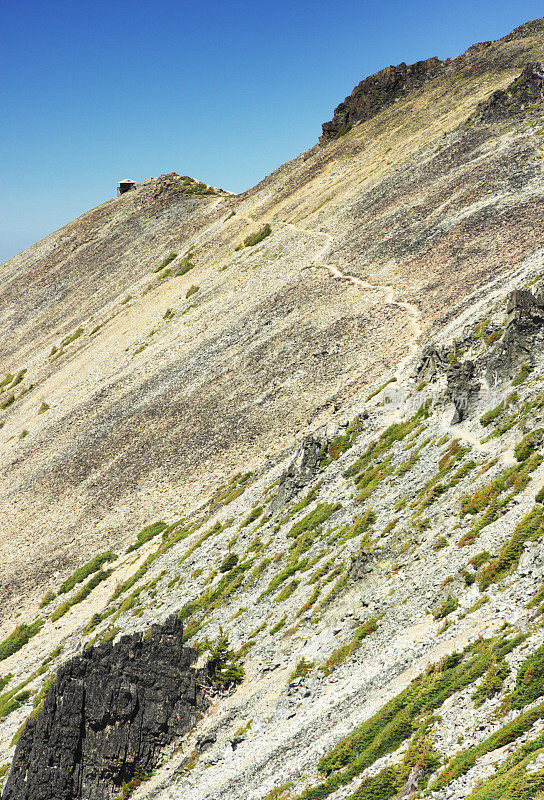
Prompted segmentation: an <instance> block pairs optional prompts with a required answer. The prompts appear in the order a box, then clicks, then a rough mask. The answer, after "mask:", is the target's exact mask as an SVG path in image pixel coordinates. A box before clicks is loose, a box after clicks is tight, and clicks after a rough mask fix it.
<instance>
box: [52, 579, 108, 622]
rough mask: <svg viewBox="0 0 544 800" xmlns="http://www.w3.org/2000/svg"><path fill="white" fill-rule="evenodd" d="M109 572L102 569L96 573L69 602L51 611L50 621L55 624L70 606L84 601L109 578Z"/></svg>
mask: <svg viewBox="0 0 544 800" xmlns="http://www.w3.org/2000/svg"><path fill="white" fill-rule="evenodd" d="M111 572H112V571H111V570H102V569H101V570H99V571H98V572H96V573H95V574H94V575H93V577H92V578H91V579H90V580H88V581H87V583H86V584H85V585H84V586H83V587H82V588H81V589H80V590H79V592H77V593H76V594H75V595H74V596H73V597H71V598H70V599H69V600H66V601H65V602H64V603H61V605H60V606H59V607H58V608H56V609H55V610H54V611H53V613H52V614H51V621H52V622H56V621H57V620H58V619H60V618H61V617H63V616H64V615H65V614H66V612H67V611H68V610H69V609H70V608H72V606H75V605H77V604H78V603H81V602H82V601H83V600H85V599H86V598H87V597H88V596H89V595H90V593H91V592H92V591H93V589H96V587H97V586H98V585H99V584H100V583H102V581H105V580H106V578H109V576H110V575H111Z"/></svg>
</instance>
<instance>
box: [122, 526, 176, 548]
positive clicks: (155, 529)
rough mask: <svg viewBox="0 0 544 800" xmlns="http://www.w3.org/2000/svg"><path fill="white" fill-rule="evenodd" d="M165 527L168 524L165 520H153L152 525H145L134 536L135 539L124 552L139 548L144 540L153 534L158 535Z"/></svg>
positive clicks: (148, 539) (147, 539)
mask: <svg viewBox="0 0 544 800" xmlns="http://www.w3.org/2000/svg"><path fill="white" fill-rule="evenodd" d="M166 528H168V525H167V524H166V522H162V520H159V521H158V522H154V523H153V524H152V525H147V527H145V528H143V529H142V530H141V531H140V533H139V534H138V536H137V537H136V541H135V542H133V544H131V545H130V547H128V548H127V550H126V552H127V553H132V552H133V551H134V550H139V548H140V547H142V545H144V544H145V543H146V542H149V541H150V540H151V539H153V538H154V537H155V536H158V534H159V533H162V532H163V531H165V530H166Z"/></svg>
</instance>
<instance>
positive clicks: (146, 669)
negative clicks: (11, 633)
mask: <svg viewBox="0 0 544 800" xmlns="http://www.w3.org/2000/svg"><path fill="white" fill-rule="evenodd" d="M182 631H183V627H182V623H181V622H180V621H179V620H178V619H177V616H176V615H174V616H172V617H170V619H168V620H167V621H166V622H165V623H164V624H163V625H153V626H152V628H151V630H150V631H149V634H148V635H146V636H145V637H144V636H143V635H142V634H133V635H130V636H123V638H122V639H121V640H120V641H119V642H118V643H117V644H111V643H108V644H104V645H100V646H97V647H90V648H88V649H87V650H85V651H84V652H83V654H82V655H81V656H77V657H76V658H73V659H71V660H70V661H68V662H67V663H66V664H65V665H64V666H62V667H61V669H60V670H59V672H58V674H57V677H56V680H55V682H54V683H53V684H52V686H51V687H50V689H49V691H48V693H47V697H46V699H45V704H44V707H43V709H42V711H41V712H40V713H39V715H38V716H37V717H36V718H35V719H30V720H29V721H28V723H27V725H26V727H25V729H24V731H23V734H22V736H21V738H20V740H19V743H18V745H17V749H16V751H15V756H14V759H13V764H12V768H11V772H10V775H9V777H8V780H7V783H6V787H5V789H4V793H3V795H2V798H3V800H79V799H80V798H81V800H91V799H92V800H105V799H106V798H110V797H111V796H112V794H113V793H115V792H118V791H119V787H120V786H121V785H122V784H123V782H126V781H129V780H131V779H132V778H133V777H134V775H135V774H136V773H137V772H138V771H140V770H144V771H149V770H151V769H153V768H154V767H156V766H157V764H158V763H159V762H160V760H161V752H162V750H163V748H164V747H166V746H168V745H170V744H171V743H172V742H173V741H174V740H175V739H176V738H177V737H180V736H182V735H183V734H185V733H187V731H189V730H190V729H191V728H192V727H193V726H194V725H195V723H196V721H197V717H198V707H199V705H200V704H203V701H202V700H201V698H200V696H199V694H198V691H197V680H196V671H195V669H194V667H193V664H194V662H195V661H196V659H197V654H196V652H195V651H194V650H193V649H192V648H190V647H184V646H183V644H182Z"/></svg>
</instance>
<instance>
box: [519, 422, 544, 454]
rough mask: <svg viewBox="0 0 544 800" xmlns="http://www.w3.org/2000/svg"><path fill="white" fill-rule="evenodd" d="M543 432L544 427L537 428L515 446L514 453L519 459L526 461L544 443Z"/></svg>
mask: <svg viewBox="0 0 544 800" xmlns="http://www.w3.org/2000/svg"><path fill="white" fill-rule="evenodd" d="M543 432H544V429H543V428H535V429H534V430H533V431H531V432H530V433H528V434H527V435H526V436H524V437H523V439H522V440H521V442H520V443H519V444H517V445H516V446H515V448H514V455H515V456H516V459H517V460H518V461H525V460H526V459H527V458H529V456H530V455H532V453H533V452H534V451H535V450H536V449H537V447H539V446H540V444H542V433H543Z"/></svg>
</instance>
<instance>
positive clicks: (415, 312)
mask: <svg viewBox="0 0 544 800" xmlns="http://www.w3.org/2000/svg"><path fill="white" fill-rule="evenodd" d="M244 219H246V220H247V221H248V222H251V223H253V224H257V225H259V224H262V223H265V224H266V223H268V224H270V225H273V224H276V225H277V224H278V223H279V224H280V225H282V226H283V227H284V228H291V229H292V230H293V231H295V232H296V233H299V234H305V235H310V236H323V237H325V243H324V245H323V247H322V248H321V250H319V251H318V254H317V256H316V258H315V259H314V263H313V264H312V265H310V266H314V267H317V268H323V269H326V270H327V271H328V272H329V273H330V274H331V275H332V276H333V277H334V278H337V279H338V280H342V281H347V282H348V283H351V284H352V285H353V286H357V287H359V288H360V289H364V290H366V291H371V292H383V293H384V294H385V298H384V303H385V305H390V306H395V307H396V308H401V309H403V310H404V311H405V312H406V313H407V314H408V316H409V318H410V326H411V328H412V341H411V342H409V344H408V346H409V348H410V351H409V353H408V354H407V355H406V356H405V357H404V358H403V359H401V361H400V362H399V364H398V365H397V368H396V370H395V372H394V373H393V374H394V377H395V378H396V379H397V380H400V379H401V378H402V375H403V371H404V369H405V367H406V364H407V363H408V362H409V361H410V359H411V358H412V357H413V355H414V354H415V353H416V352H417V350H418V347H419V345H418V340H419V338H420V336H421V335H422V333H423V330H422V328H421V325H420V324H419V323H420V319H421V311H420V310H419V309H418V308H417V306H415V305H413V304H412V303H408V302H405V301H403V300H395V299H394V297H395V288H394V287H393V286H390V285H389V284H385V283H383V284H382V283H369V282H368V281H365V280H363V279H362V278H358V277H357V276H356V275H348V274H346V273H344V272H342V271H341V270H340V269H339V268H338V267H337V266H335V265H334V264H327V263H326V262H325V255H326V253H327V252H328V250H330V248H331V246H332V244H333V242H334V238H333V237H332V236H331V234H330V233H327V232H326V231H317V230H312V229H311V228H299V227H298V226H297V225H294V224H293V223H292V222H281V221H279V220H266V219H261V220H260V221H257V220H256V219H253V218H252V217H250V216H247V215H246V216H244Z"/></svg>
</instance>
